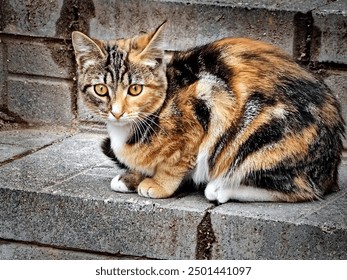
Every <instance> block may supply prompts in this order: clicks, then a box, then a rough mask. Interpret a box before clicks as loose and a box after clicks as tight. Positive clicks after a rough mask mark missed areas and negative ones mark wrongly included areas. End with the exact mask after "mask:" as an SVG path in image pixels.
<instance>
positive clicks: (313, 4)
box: [152, 0, 329, 13]
mask: <svg viewBox="0 0 347 280" xmlns="http://www.w3.org/2000/svg"><path fill="white" fill-rule="evenodd" d="M152 1H157V2H180V3H187V2H189V3H192V4H205V5H216V6H229V7H237V8H248V9H268V10H273V11H277V10H281V11H283V10H284V11H300V12H303V13H306V12H308V11H311V10H313V9H315V8H317V7H320V6H322V5H325V4H327V3H328V2H329V1H328V0H306V1H302V0H292V1H287V0H249V1H240V0H189V1H187V0H152Z"/></svg>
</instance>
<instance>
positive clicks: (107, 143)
mask: <svg viewBox="0 0 347 280" xmlns="http://www.w3.org/2000/svg"><path fill="white" fill-rule="evenodd" d="M101 150H102V152H103V153H104V154H105V155H106V156H107V157H109V158H110V159H111V160H112V161H113V162H114V163H115V164H116V165H117V166H118V167H119V168H121V169H126V170H128V169H129V168H128V167H127V166H126V165H125V164H123V163H121V162H120V161H119V160H118V158H117V157H116V155H115V154H114V152H113V150H112V148H111V139H110V138H109V137H107V138H105V139H104V141H103V142H102V143H101Z"/></svg>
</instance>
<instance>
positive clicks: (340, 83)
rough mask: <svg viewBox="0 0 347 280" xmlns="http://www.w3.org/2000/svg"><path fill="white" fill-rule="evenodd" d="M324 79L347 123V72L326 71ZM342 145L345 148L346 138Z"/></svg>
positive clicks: (346, 146) (346, 147) (346, 144)
mask: <svg viewBox="0 0 347 280" xmlns="http://www.w3.org/2000/svg"><path fill="white" fill-rule="evenodd" d="M327 74H328V76H327V77H326V78H325V79H324V80H325V82H326V84H327V85H328V86H329V87H330V88H331V89H332V91H333V92H334V94H335V96H336V97H337V99H338V100H339V101H340V104H341V112H342V117H343V118H344V120H345V122H346V123H347V72H338V71H328V72H327ZM343 143H344V147H345V149H347V139H346V138H345V139H344V142H343Z"/></svg>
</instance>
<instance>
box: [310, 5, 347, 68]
mask: <svg viewBox="0 0 347 280" xmlns="http://www.w3.org/2000/svg"><path fill="white" fill-rule="evenodd" d="M313 19H314V40H313V48H312V51H311V52H312V58H313V59H314V60H316V61H318V62H336V63H345V64H346V63H347V40H346V25H347V2H346V1H337V2H334V3H331V4H329V5H326V6H324V7H322V8H320V9H318V10H316V11H314V13H313Z"/></svg>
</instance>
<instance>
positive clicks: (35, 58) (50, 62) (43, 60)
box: [7, 41, 75, 79]
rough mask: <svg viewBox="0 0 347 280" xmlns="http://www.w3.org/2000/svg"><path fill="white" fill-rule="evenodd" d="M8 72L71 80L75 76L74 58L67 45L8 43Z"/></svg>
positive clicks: (24, 42)
mask: <svg viewBox="0 0 347 280" xmlns="http://www.w3.org/2000/svg"><path fill="white" fill-rule="evenodd" d="M7 45H8V71H9V72H11V73H16V74H31V75H41V76H48V77H58V78H68V79H72V77H73V76H74V75H75V68H74V57H73V56H72V51H71V50H70V51H69V50H68V46H67V45H63V44H59V43H39V42H32V41H31V42H26V41H8V42H7Z"/></svg>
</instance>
